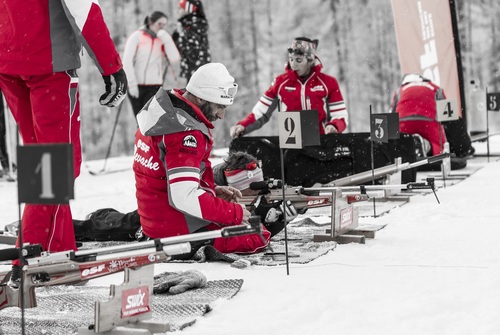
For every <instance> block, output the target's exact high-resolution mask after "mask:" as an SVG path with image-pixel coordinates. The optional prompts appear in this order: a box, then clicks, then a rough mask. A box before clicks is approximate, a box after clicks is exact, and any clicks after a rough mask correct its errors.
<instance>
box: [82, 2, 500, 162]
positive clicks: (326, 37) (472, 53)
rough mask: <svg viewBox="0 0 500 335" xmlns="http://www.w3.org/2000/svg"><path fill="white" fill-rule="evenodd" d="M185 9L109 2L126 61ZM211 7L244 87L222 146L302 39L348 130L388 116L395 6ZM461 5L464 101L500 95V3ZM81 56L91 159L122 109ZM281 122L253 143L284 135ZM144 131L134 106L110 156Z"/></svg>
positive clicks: (221, 47)
mask: <svg viewBox="0 0 500 335" xmlns="http://www.w3.org/2000/svg"><path fill="white" fill-rule="evenodd" d="M177 2H178V1H177V0H101V1H100V5H101V7H102V11H103V14H104V18H105V20H106V22H107V23H108V27H109V29H110V33H111V36H112V38H113V40H114V42H115V44H116V46H117V49H118V51H119V52H120V54H123V49H124V46H125V42H126V40H127V37H128V36H129V35H130V34H131V33H132V32H133V31H134V30H136V29H137V28H139V27H140V26H141V25H142V24H143V22H144V19H145V17H146V16H147V15H148V14H150V13H151V12H152V11H154V10H159V11H163V12H164V13H166V14H167V16H168V19H169V20H168V27H167V31H168V32H169V33H172V32H173V31H174V29H175V27H176V24H177ZM203 4H204V8H205V12H206V16H207V19H208V22H209V25H210V28H209V32H208V34H209V35H208V36H209V43H210V51H211V55H212V61H213V62H221V63H223V64H225V65H226V66H227V68H228V69H229V72H230V73H231V74H232V75H233V76H234V77H235V79H236V82H237V83H238V84H239V91H238V94H237V96H236V100H235V103H234V104H233V105H232V106H231V107H230V108H229V109H228V111H227V113H226V117H225V119H224V120H223V121H217V122H216V124H215V130H214V131H213V135H214V139H215V145H214V147H215V148H224V147H228V146H229V143H230V141H231V138H230V136H229V128H230V127H231V126H232V125H234V124H235V123H236V122H237V121H238V120H240V119H241V118H243V117H244V116H246V115H247V114H248V113H249V112H250V111H251V109H252V107H253V106H254V104H255V103H256V102H257V100H258V99H259V97H260V95H261V94H262V93H263V92H264V91H265V90H266V89H267V88H268V87H269V85H270V84H271V82H272V80H273V79H274V77H275V76H276V75H278V74H279V73H281V72H283V70H284V65H285V63H286V61H287V53H286V50H287V48H288V47H289V45H290V43H291V40H292V39H293V38H294V37H298V36H307V37H310V38H317V39H319V46H318V51H317V55H318V57H319V58H320V60H321V61H322V63H323V71H324V72H325V73H327V74H330V75H332V76H334V77H336V78H337V80H338V81H339V84H340V87H341V91H342V94H343V96H344V99H345V101H346V104H347V108H348V112H349V118H350V119H349V127H348V129H347V131H348V132H363V131H369V113H370V112H369V111H370V105H371V106H372V109H373V111H374V112H376V113H382V112H386V111H387V110H388V108H389V105H390V102H391V99H392V95H393V92H394V90H396V89H397V88H398V87H399V84H400V81H401V75H402V74H401V72H400V67H399V60H398V48H397V43H396V35H395V32H394V20H393V16H392V8H391V2H390V0H371V1H370V0H308V1H302V0H204V1H203ZM455 5H456V8H457V18H458V28H459V33H460V43H461V56H462V65H463V69H464V83H465V92H466V97H467V96H468V94H470V92H471V90H472V85H471V84H470V82H471V80H475V81H476V83H478V82H479V83H480V85H481V86H482V87H483V88H487V89H488V91H489V92H498V91H499V90H500V76H499V66H500V39H499V37H498V36H500V35H499V34H498V33H499V30H500V28H499V23H498V22H497V18H499V17H500V4H499V3H498V0H477V1H464V0H458V1H455ZM82 55H83V56H82V68H81V69H80V70H79V72H78V73H79V76H80V93H81V114H82V141H83V151H84V159H85V160H93V159H100V158H103V157H104V156H105V155H106V152H107V150H108V145H109V143H110V138H111V134H112V129H113V124H114V122H115V120H116V116H117V113H118V108H113V109H110V108H106V107H103V106H100V105H99V102H98V100H99V96H100V95H101V94H102V93H103V89H104V84H103V81H102V78H101V75H100V73H99V72H98V71H97V70H96V68H95V66H93V64H92V63H91V62H92V60H90V58H89V57H88V55H87V53H86V51H85V50H84V51H83V52H82ZM179 73H180V70H179V67H178V64H175V65H173V66H172V67H171V68H170V69H169V70H168V74H167V78H166V81H165V88H172V87H179V88H181V87H184V86H185V84H186V82H185V80H184V79H183V78H179V77H178V76H179ZM466 103H468V101H467V98H466ZM495 114H498V113H495ZM470 118H471V117H470ZM276 119H277V118H276V117H273V118H272V119H271V121H270V122H269V123H268V124H266V125H265V126H264V127H263V128H261V129H260V130H258V131H256V132H254V133H252V134H251V136H269V135H277V134H276V130H275V129H276ZM492 121H493V122H492ZM499 121H500V118H499V117H498V115H495V116H493V119H491V118H490V124H491V123H492V124H493V127H500V126H499V125H498V124H499ZM136 129H137V125H136V121H135V119H134V117H133V113H132V110H131V106H130V102H129V101H128V99H127V100H125V101H124V103H123V104H122V107H121V111H120V114H119V118H118V123H117V127H116V133H115V136H114V140H113V145H112V147H111V156H130V155H132V153H133V143H134V134H135V131H136ZM483 130H485V129H483Z"/></svg>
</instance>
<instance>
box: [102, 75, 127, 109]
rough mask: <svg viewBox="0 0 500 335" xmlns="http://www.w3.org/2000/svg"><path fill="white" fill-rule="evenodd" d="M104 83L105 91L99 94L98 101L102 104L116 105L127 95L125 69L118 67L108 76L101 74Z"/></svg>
mask: <svg viewBox="0 0 500 335" xmlns="http://www.w3.org/2000/svg"><path fill="white" fill-rule="evenodd" d="M102 78H103V79H104V84H105V85H106V93H104V94H103V95H101V97H100V98H99V102H100V103H101V105H103V106H108V107H116V106H118V105H119V104H120V103H121V102H122V101H123V99H125V97H126V96H127V86H128V84H127V76H126V75H125V71H123V69H120V70H119V71H118V72H115V73H113V74H112V75H110V76H102Z"/></svg>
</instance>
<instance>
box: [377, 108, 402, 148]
mask: <svg viewBox="0 0 500 335" xmlns="http://www.w3.org/2000/svg"><path fill="white" fill-rule="evenodd" d="M370 134H371V138H372V141H376V142H384V143H387V142H389V140H395V139H398V138H399V114H397V113H378V114H371V115H370Z"/></svg>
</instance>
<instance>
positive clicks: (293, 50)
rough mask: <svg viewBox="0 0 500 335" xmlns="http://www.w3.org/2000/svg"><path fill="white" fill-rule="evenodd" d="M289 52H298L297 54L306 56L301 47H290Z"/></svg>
mask: <svg viewBox="0 0 500 335" xmlns="http://www.w3.org/2000/svg"><path fill="white" fill-rule="evenodd" d="M288 53H289V54H296V55H299V56H304V51H303V50H301V49H292V48H288Z"/></svg>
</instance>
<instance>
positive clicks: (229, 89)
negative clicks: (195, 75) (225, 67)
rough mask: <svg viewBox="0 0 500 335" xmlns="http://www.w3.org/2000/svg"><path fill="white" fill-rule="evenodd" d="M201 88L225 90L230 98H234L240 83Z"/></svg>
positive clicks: (225, 93)
mask: <svg viewBox="0 0 500 335" xmlns="http://www.w3.org/2000/svg"><path fill="white" fill-rule="evenodd" d="M200 88H212V89H216V90H221V91H222V92H224V95H226V96H227V97H229V98H234V96H235V95H236V92H238V84H236V83H234V84H232V85H231V86H227V87H222V86H200Z"/></svg>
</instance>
